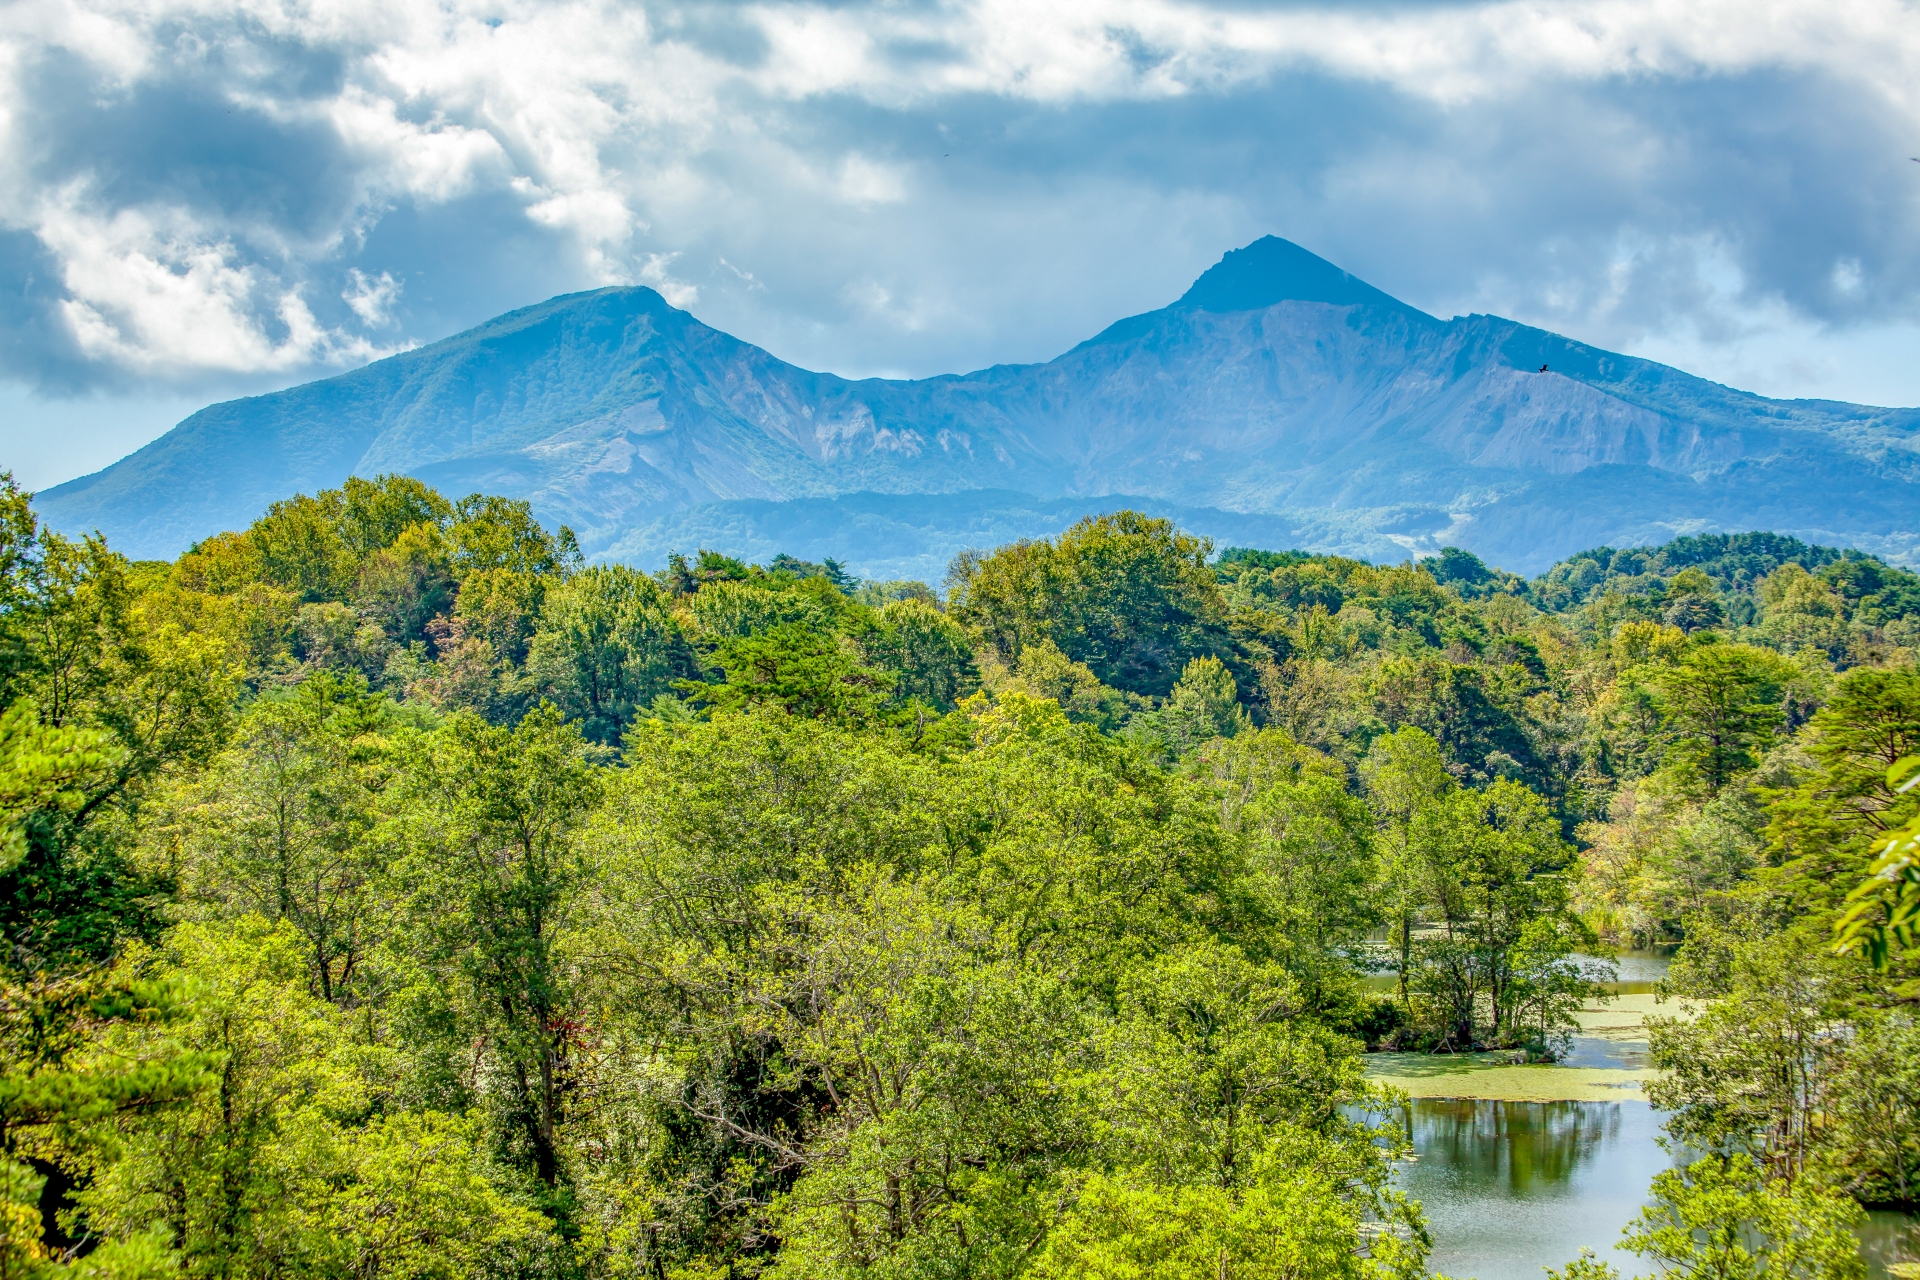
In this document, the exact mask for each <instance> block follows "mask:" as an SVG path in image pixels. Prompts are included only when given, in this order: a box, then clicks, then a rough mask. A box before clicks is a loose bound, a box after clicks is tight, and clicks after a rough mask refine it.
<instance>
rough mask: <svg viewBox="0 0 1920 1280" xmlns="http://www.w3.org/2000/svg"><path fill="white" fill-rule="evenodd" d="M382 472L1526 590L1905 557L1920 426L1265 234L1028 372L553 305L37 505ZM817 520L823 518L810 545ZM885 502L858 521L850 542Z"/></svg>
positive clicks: (643, 313)
mask: <svg viewBox="0 0 1920 1280" xmlns="http://www.w3.org/2000/svg"><path fill="white" fill-rule="evenodd" d="M1542 365H1545V366H1546V369H1545V370H1544V371H1542V369H1541V366H1542ZM380 471H404V472H408V473H411V474H414V475H418V476H420V477H421V478H422V479H425V480H427V481H429V482H430V483H432V484H435V485H437V486H439V487H440V488H442V489H443V490H444V491H447V492H449V493H453V494H460V493H466V492H471V491H474V490H486V491H489V492H499V493H507V494H511V495H514V496H521V497H527V498H529V499H531V500H532V501H533V503H534V505H535V507H536V509H537V510H538V511H539V512H540V514H541V515H542V516H543V517H544V518H546V519H548V520H552V521H563V522H565V523H568V524H571V525H572V526H573V527H574V528H575V529H576V530H577V531H578V532H579V534H580V535H581V540H582V543H583V545H584V546H586V547H587V548H588V550H589V551H590V552H596V553H599V554H604V555H609V556H616V557H620V558H627V559H633V560H636V561H640V562H649V561H653V560H657V559H658V558H659V557H660V556H662V555H664V553H665V551H666V549H667V548H668V547H669V546H680V545H685V546H692V545H694V541H693V540H694V539H697V538H701V537H714V536H728V535H727V531H728V530H732V534H731V535H730V536H734V537H736V539H744V540H745V543H744V544H743V545H749V544H750V545H756V546H757V545H758V542H759V541H765V540H768V539H773V540H776V541H777V540H778V539H779V538H780V537H781V536H782V535H783V531H784V532H785V535H786V536H788V537H790V538H795V539H798V541H796V542H795V543H794V544H793V545H791V546H789V547H788V548H787V549H789V550H792V551H795V552H796V553H800V554H810V553H811V554H837V555H839V556H841V557H842V558H845V559H849V560H851V561H852V562H853V563H854V564H855V565H856V566H859V565H863V564H872V565H875V566H877V565H879V564H882V563H885V564H886V565H888V566H889V567H890V568H892V569H894V570H900V569H904V568H913V567H917V568H919V569H920V570H922V571H923V572H924V571H926V570H927V569H928V568H929V567H937V566H935V562H936V561H937V560H940V559H942V558H943V557H944V555H945V554H948V553H950V550H956V549H958V546H960V545H965V542H964V541H960V542H955V544H954V545H953V546H952V547H951V548H949V547H948V546H947V545H946V544H947V542H952V541H954V539H956V538H958V539H964V538H966V537H968V536H970V531H971V532H977V533H980V534H986V533H987V532H988V530H990V529H997V530H999V531H1000V532H1001V533H1007V532H1008V531H1009V530H1016V531H1019V532H1031V533H1042V532H1046V531H1048V528H1050V527H1052V526H1050V525H1049V526H1048V527H1035V528H1033V529H1031V530H1028V529H1027V528H1026V525H1027V524H1035V523H1036V522H1038V524H1039V525H1047V522H1049V521H1057V520H1059V519H1060V518H1061V517H1060V512H1062V511H1068V510H1071V511H1076V512H1077V511H1078V510H1079V508H1081V507H1084V508H1085V509H1087V510H1095V509H1101V508H1104V507H1106V506H1110V505H1115V503H1116V502H1117V501H1118V500H1119V499H1121V498H1126V499H1129V500H1132V501H1134V502H1135V503H1136V505H1147V506H1158V507H1161V508H1165V509H1167V510H1168V511H1169V513H1174V512H1178V513H1179V514H1180V515H1181V517H1182V518H1183V519H1184V520H1186V521H1187V522H1188V523H1189V524H1191V525H1194V526H1195V527H1197V528H1200V529H1201V530H1202V531H1213V530H1214V529H1215V528H1216V527H1217V529H1218V531H1219V533H1220V534H1221V536H1223V537H1228V536H1236V537H1237V536H1252V535H1259V536H1264V537H1268V538H1270V539H1283V538H1291V539H1293V540H1294V541H1297V542H1300V543H1303V544H1308V545H1314V546H1318V547H1323V548H1327V549H1338V550H1344V551H1346V552H1349V553H1353V554H1362V555H1368V556H1372V557H1376V558H1378V557H1383V556H1387V557H1397V556H1402V555H1405V554H1408V553H1410V552H1420V551H1426V550H1431V549H1433V548H1435V547H1437V546H1438V545H1439V544H1440V542H1441V541H1452V542H1456V543H1458V544H1459V545H1462V546H1466V547H1468V548H1470V549H1473V550H1475V551H1477V552H1479V553H1480V554H1481V555H1482V556H1483V557H1485V558H1487V559H1488V560H1490V561H1493V562H1495V563H1499V564H1503V565H1505V566H1507V567H1509V568H1513V569H1517V570H1523V571H1524V570H1532V569H1536V568H1542V567H1544V566H1545V565H1547V564H1549V563H1551V562H1552V561H1553V560H1554V559H1556V558H1558V557H1560V556H1563V555H1565V554H1567V553H1568V552H1571V551H1574V550H1577V549H1579V548H1581V547H1586V546H1592V545H1596V544H1600V543H1614V544H1623V543H1631V542H1637V541H1664V540H1665V539H1666V538H1668V537H1671V536H1673V535H1674V534H1675V533H1679V532H1693V531H1697V530H1702V529H1745V528H1771V529H1776V530H1779V531H1781V532H1790V533H1795V534H1798V535H1800V536H1802V537H1809V538H1818V539H1820V540H1822V541H1827V542H1835V541H1839V542H1848V543H1853V544H1855V545H1860V546H1863V547H1866V548H1868V549H1870V550H1875V551H1879V552H1881V553H1883V554H1888V555H1890V556H1892V557H1893V558H1895V559H1901V560H1910V559H1911V558H1912V556H1913V553H1914V551H1915V550H1916V549H1917V548H1920V501H1916V499H1917V498H1920V489H1916V487H1915V482H1916V480H1920V410H1911V409H1900V410H1888V409H1873V408H1865V407H1861V406H1856V405H1844V404H1834V403H1827V402H1810V401H1793V402H1783V401H1773V400H1766V399H1763V398H1761V397H1758V396H1752V395H1747V394H1745V393H1743V392H1739V391H1734V390H1731V389H1729V388H1726V387H1722V386H1718V385H1716V384H1713V383H1709V382H1706V381H1704V380H1702V379H1698V378H1693V377H1690V376H1688V375H1687V374H1684V373H1681V372H1679V371H1678V370H1674V369H1670V368H1666V367H1664V366H1661V365H1657V364H1653V363H1651V362H1648V361H1643V360H1635V359H1632V358H1630V357H1626V356H1620V355H1615V354H1612V353H1609V352H1604V351H1597V350H1593V349H1591V348H1588V347H1585V346H1582V345H1581V344H1578V343H1575V342H1572V341H1571V340H1568V339H1566V338H1561V337H1558V336H1556V335H1553V334H1550V333H1546V332H1543V331H1541V330H1537V329H1530V328H1527V327H1526V326H1523V325H1517V324H1514V323H1513V322H1511V321H1507V320H1501V319H1499V318H1497V317H1491V316H1468V317H1464V318H1459V319H1455V320H1451V321H1441V320H1437V319H1435V318H1433V317H1431V316H1428V315H1425V314H1424V313H1422V312H1420V311H1417V310H1415V309H1413V308H1411V307H1408V306H1406V305H1405V304H1403V303H1401V302H1398V301H1396V300H1395V299H1393V298H1391V297H1388V296H1387V295H1386V294H1384V293H1381V292H1380V291H1379V290H1377V289H1374V288H1372V287H1371V286H1369V285H1367V284H1365V283H1364V282H1362V281H1359V280H1356V279H1354V278H1353V277H1352V276H1349V275H1347V274H1345V273H1344V272H1341V271H1340V270H1339V269H1338V268H1336V267H1334V266H1333V265H1332V264H1330V263H1327V262H1325V261H1323V260H1321V259H1319V258H1316V257H1314V256H1313V255H1312V254H1310V253H1307V252H1306V251H1305V250H1303V249H1300V248H1299V247H1298V246H1295V245H1292V244H1289V243H1288V242H1286V241H1283V240H1277V239H1273V238H1271V237H1269V238H1267V239H1265V240H1261V241H1258V242H1256V243H1255V244H1253V245H1250V246H1248V247H1247V248H1245V249H1241V250H1237V251H1235V252H1233V253H1230V254H1228V255H1227V256H1226V257H1225V258H1224V259H1223V260H1222V261H1221V263H1220V264H1219V265H1217V266H1215V267H1214V268H1212V269H1211V270H1209V271H1208V272H1207V273H1206V274H1205V275H1203V276H1202V277H1201V278H1200V280H1199V281H1197V282H1196V283H1195V285H1194V287H1193V288H1192V289H1191V290H1189V291H1188V293H1187V294H1186V295H1185V296H1184V297H1182V298H1181V299H1180V300H1179V301H1177V302H1175V303H1174V304H1173V305H1171V306H1169V307H1167V308H1164V309H1162V310H1160V311H1154V312H1148V313H1147V314H1145V315H1140V316H1134V317H1131V318H1129V319H1126V320H1122V321H1120V322H1118V323H1117V324H1115V325H1113V326H1111V327H1110V328H1108V329H1107V330H1106V331H1105V332H1103V333H1101V334H1099V335H1098V336H1096V337H1094V338H1092V339H1090V340H1088V341H1087V342H1085V343H1082V344H1081V345H1080V346H1078V347H1076V348H1074V349H1073V350H1072V351H1069V352H1067V353H1066V354H1065V355H1062V356H1061V357H1059V358H1058V359H1056V360H1053V361H1051V362H1049V363H1046V364H1040V365H1007V366H996V367H994V368H991V369H984V370H980V371H978V372H975V373H971V374H965V375H956V376H946V377H938V378H928V379H922V380H916V381H894V380H885V379H867V380H862V381H853V380H848V379H844V378H838V377H834V376H833V375H830V374H821V373H812V372H809V371H807V370H804V369H799V368H796V367H795V366H793V365H789V364H786V363H785V362H783V361H781V360H778V359H776V358H775V357H773V356H772V355H770V354H768V353H767V352H765V351H762V350H760V349H759V348H758V347H754V346H752V345H750V344H747V343H744V342H741V341H739V340H737V339H735V338H732V337H729V336H728V335H726V334H724V333H720V332H718V331H717V330H714V329H710V328H708V327H707V326H705V325H703V324H701V323H700V322H699V321H698V320H695V319H694V318H693V317H692V316H690V315H688V314H687V313H686V312H683V311H679V310H676V309H674V308H673V307H670V306H668V305H667V304H666V302H665V301H664V300H663V299H662V298H661V297H660V296H659V295H658V294H656V293H654V292H653V291H652V290H650V289H606V290H600V291H598V292H594V293H586V294H576V295H572V296H568V297H562V298H555V299H552V300H551V301H548V302H545V303H542V304H540V305H539V306H535V307H529V308H526V309H524V310H521V311H516V312H512V313H509V314H508V315H505V316H501V317H499V318H498V319H496V320H492V321H489V322H488V323H487V324H484V325H481V326H480V327H478V328H476V329H473V330H470V331H468V332H466V333H463V334H459V335H457V336H455V337H452V338H449V339H447V340H446V341H444V342H440V343H436V344H435V345H433V346H430V347H424V348H421V349H419V350H416V351H411V352H407V353H405V354H403V355H399V356H395V357H393V358H391V359H388V360H383V361H381V362H379V363H377V364H374V365H369V366H368V367H366V368H364V369H360V370H357V371H355V372H353V373H349V374H345V375H342V376H341V377H337V378H330V379H327V380H325V381H322V382H316V383H310V384H308V385H306V386H301V387H295V388H293V389H291V390H288V391H283V392H279V393H277V394H275V395H270V396H261V397H257V398H254V399H249V400H239V401H233V402H230V403H227V404H220V405H214V406H212V407H211V408H208V409H205V410H202V411H201V412H200V413H197V414H195V415H194V416H193V417H191V418H188V419H187V420H186V421H185V422H183V423H181V424H180V426H178V427H176V428H175V429H174V430H173V431H172V432H170V433H169V434H168V435H166V436H164V437H162V438H161V439H159V440H157V441H155V442H154V443H152V444H150V445H148V446H147V447H146V448H144V449H142V450H140V451H139V452H137V453H135V454H133V455H132V456H130V457H128V458H126V459H123V460H122V461H121V462H119V463H116V464H115V465H114V466H112V467H109V468H108V469H107V470H105V471H102V472H100V473H98V474H96V475H92V476H88V477H85V478H83V479H81V480H76V481H73V482H71V483H69V484H65V485H62V486H60V487H59V488H57V489H53V490H49V491H48V492H47V493H45V494H43V495H41V497H40V500H39V506H40V509H41V511H42V512H43V514H44V515H45V516H46V517H47V518H48V519H49V520H50V521H51V522H52V523H53V524H54V525H55V526H56V527H62V528H67V529H76V528H90V527H98V528H100V529H102V530H103V531H104V532H106V533H107V535H108V536H109V538H111V539H112V540H113V542H114V543H115V544H116V545H119V546H122V547H124V548H125V549H127V550H129V551H130V552H133V553H135V554H148V555H166V554H172V553H175V552H177V551H179V550H180V549H182V548H183V547H185V546H186V545H187V544H189V543H190V542H191V541H192V540H194V539H195V538H198V537H202V536H205V535H206V534H209V533H212V532H215V531H217V530H219V529H223V528H230V527H235V526H239V525H242V524H244V523H246V522H247V521H248V520H250V519H252V518H253V517H254V516H255V515H257V514H258V513H259V512H260V511H261V510H262V509H263V508H264V507H265V506H266V504H267V503H268V502H270V501H272V500H273V499H275V498H279V497H283V496H285V495H287V494H290V493H293V492H297V491H300V490H303V489H307V490H311V489H314V488H317V487H322V486H327V485H333V484H337V483H339V481H340V480H342V479H344V478H345V477H346V476H347V475H349V474H355V473H358V474H373V473H376V472H380ZM989 491H992V492H993V493H998V494H1000V495H1002V496H1001V497H999V498H993V497H990V495H989ZM905 494H923V495H941V497H940V499H939V500H938V501H927V502H922V503H920V504H918V509H920V510H922V511H924V512H925V513H926V522H927V523H926V528H925V529H923V530H921V533H922V534H925V536H924V537H922V536H920V535H919V534H913V533H911V532H910V530H911V529H912V528H913V527H914V526H913V525H912V523H911V515H910V513H908V512H902V511H901V510H899V509H898V508H897V507H896V506H894V505H893V504H887V503H880V504H879V505H878V506H876V505H875V499H874V498H873V497H871V496H868V497H861V496H857V495H905ZM968 494H971V495H972V496H971V497H963V496H962V495H968ZM790 499H809V500H811V501H809V502H808V503H807V504H804V507H794V508H792V509H791V510H790V511H787V510H785V509H783V508H782V507H781V506H780V505H779V503H780V502H781V501H782V500H790ZM823 502H824V503H826V504H827V507H826V508H822V507H821V505H820V504H821V503H823ZM993 502H999V503H1000V504H1001V505H1000V506H998V507H994V506H992V503H993ZM835 503H839V504H841V508H842V509H843V514H844V515H845V518H844V519H839V520H836V519H834V518H833V517H831V516H830V515H829V516H824V517H823V515H822V511H823V510H831V509H833V504H835ZM983 503H985V504H986V505H984V506H983V505H982V504H983ZM1062 503H1064V504H1065V505H1064V506H1062V505H1061V504H1062ZM741 504H745V505H741ZM881 507H885V508H886V509H887V510H888V511H889V512H891V513H892V514H890V515H889V516H888V517H887V518H886V520H885V521H882V522H881V525H875V524H874V522H873V520H871V519H868V518H867V517H865V516H861V515H859V514H858V513H859V512H868V511H871V510H878V509H880V508H881ZM803 510H804V512H806V513H807V514H805V515H804V517H803V515H802V512H803ZM960 512H964V513H968V514H966V515H965V516H964V518H962V517H960V516H958V515H956V514H955V513H960ZM996 512H997V513H998V514H995V513H996ZM941 513H945V514H941ZM903 518H904V519H905V520H906V523H904V524H903V523H902V519H903ZM943 521H944V522H945V523H944V524H943ZM796 522H797V523H796ZM1023 522H1024V523H1023ZM1250 522H1251V523H1250ZM947 525H953V526H954V528H953V529H952V530H950V536H948V535H943V534H940V533H938V532H937V531H938V530H939V529H940V528H944V527H946V526H947ZM787 526H791V528H788V527H787ZM882 526H884V529H883V528H882ZM749 529H750V530H752V532H751V533H749V532H745V530H749ZM861 529H866V530H867V532H866V533H864V534H862V533H861V532H859V531H860V530H861ZM1230 529H1231V530H1233V531H1235V532H1234V533H1233V534H1229V532H1228V530H1230ZM943 539H944V540H943ZM903 543H912V544H914V545H916V546H918V545H920V544H922V543H924V544H925V545H924V547H923V548H922V550H921V551H919V552H915V553H914V554H910V555H905V556H904V557H903V556H902V555H901V554H898V553H900V552H901V551H902V550H903V549H904V547H903ZM923 561H924V562H925V563H922V562H923Z"/></svg>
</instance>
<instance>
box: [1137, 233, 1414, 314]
mask: <svg viewBox="0 0 1920 1280" xmlns="http://www.w3.org/2000/svg"><path fill="white" fill-rule="evenodd" d="M1277 302H1327V303H1331V304H1333V305H1334V306H1337V307H1346V306H1352V305H1354V304H1356V303H1366V304H1370V305H1373V306H1384V307H1393V308H1395V309H1396V310H1402V311H1410V310H1412V308H1411V307H1409V306H1407V304H1406V303H1404V302H1402V301H1400V300H1399V299H1398V298H1395V297H1393V296H1392V295H1390V294H1385V293H1382V292H1380V290H1378V289H1376V288H1374V287H1373V286H1372V285H1370V284H1368V283H1367V282H1366V281H1364V280H1362V279H1360V278H1359V277H1358V276H1353V275H1349V274H1347V273H1346V272H1345V271H1342V270H1341V269H1340V268H1339V267H1336V266H1334V265H1333V264H1332V263H1331V262H1328V261H1327V260H1326V259H1325V258H1322V257H1321V256H1319V255H1318V254H1316V253H1310V252H1308V251H1307V250H1305V249H1302V248H1301V247H1300V246H1299V245H1297V244H1295V243H1294V242H1293V241H1291V240H1282V239H1281V238H1280V237H1279V236H1262V237H1260V238H1259V239H1258V240H1255V241H1254V242H1253V243H1252V244H1250V245H1248V246H1247V247H1246V248H1244V249H1230V250H1228V251H1227V256H1226V257H1224V258H1222V259H1220V261H1218V262H1216V263H1215V264H1214V265H1213V266H1211V267H1209V268H1207V270H1206V272H1205V274H1203V275H1202V276H1201V277H1200V278H1199V279H1198V280H1195V281H1194V282H1193V287H1192V288H1191V289H1188V290H1187V291H1186V293H1184V294H1182V295H1181V297H1180V300H1179V301H1178V302H1176V303H1174V304H1173V305H1174V306H1176V307H1185V308H1189V309H1191V310H1195V311H1262V310H1265V309H1266V308H1268V307H1271V306H1273V305H1274V304H1275V303H1277Z"/></svg>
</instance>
